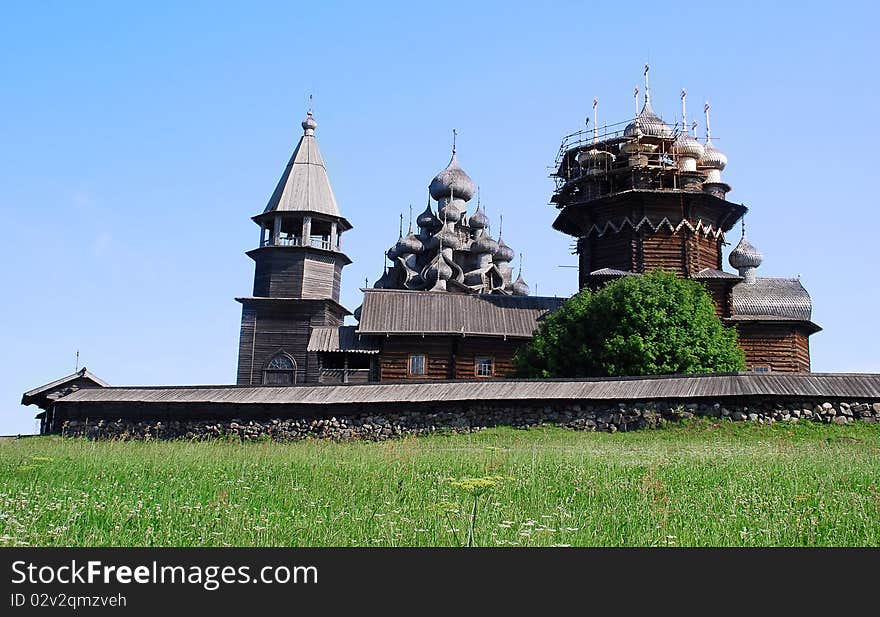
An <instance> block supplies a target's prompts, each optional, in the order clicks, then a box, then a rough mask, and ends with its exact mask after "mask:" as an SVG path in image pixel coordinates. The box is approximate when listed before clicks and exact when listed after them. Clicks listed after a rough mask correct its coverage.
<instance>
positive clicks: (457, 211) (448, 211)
mask: <svg viewBox="0 0 880 617" xmlns="http://www.w3.org/2000/svg"><path fill="white" fill-rule="evenodd" d="M441 203H442V204H443V205H441V206H440V208H439V209H438V210H437V218H439V219H440V220H441V221H444V222H449V223H458V222H459V221H461V219H462V217H464V215H465V214H467V206H465V205H464V201H462V200H461V199H459V198H458V195H456V196H455V199H453V200H451V201H449V200H446V201H443V202H441Z"/></svg>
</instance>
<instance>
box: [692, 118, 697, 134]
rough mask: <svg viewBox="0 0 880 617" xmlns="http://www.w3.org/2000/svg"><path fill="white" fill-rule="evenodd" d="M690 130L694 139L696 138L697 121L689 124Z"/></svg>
mask: <svg viewBox="0 0 880 617" xmlns="http://www.w3.org/2000/svg"><path fill="white" fill-rule="evenodd" d="M691 129H692V130H693V131H694V137H696V136H697V121H696V120H694V121H693V122H691Z"/></svg>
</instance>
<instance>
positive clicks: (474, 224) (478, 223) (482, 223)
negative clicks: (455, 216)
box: [468, 205, 489, 229]
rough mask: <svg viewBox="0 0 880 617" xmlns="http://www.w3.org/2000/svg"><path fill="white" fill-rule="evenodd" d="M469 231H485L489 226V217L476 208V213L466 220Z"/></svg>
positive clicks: (478, 207)
mask: <svg viewBox="0 0 880 617" xmlns="http://www.w3.org/2000/svg"><path fill="white" fill-rule="evenodd" d="M468 225H469V226H470V228H471V229H486V228H487V227H488V226H489V217H488V216H486V214H485V213H484V212H483V211H482V210H481V209H480V206H479V205H478V206H477V211H476V212H474V214H473V216H471V218H470V219H469V220H468Z"/></svg>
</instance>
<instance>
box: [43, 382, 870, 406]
mask: <svg viewBox="0 0 880 617" xmlns="http://www.w3.org/2000/svg"><path fill="white" fill-rule="evenodd" d="M727 396H759V397H764V398H766V397H771V396H775V397H785V398H798V397H828V398H829V400H834V399H844V400H848V399H854V400H858V399H863V398H867V399H873V398H877V397H880V375H878V374H871V373H861V374H860V373H852V374H847V373H834V374H828V373H812V374H798V373H768V374H760V373H726V374H725V373H720V374H707V375H654V376H650V377H612V378H595V379H489V380H479V381H439V382H419V383H377V384H367V385H302V386H201V387H199V386H176V387H174V386H171V387H169V386H162V387H117V388H100V389H96V390H79V391H77V392H74V393H72V394H69V395H67V396H65V397H64V398H62V399H60V400H59V404H83V403H85V404H90V403H96V404H106V403H114V404H118V403H139V404H147V405H156V407H157V408H158V409H161V410H162V411H163V412H165V411H167V410H168V409H169V406H170V405H180V406H181V411H184V410H186V409H187V407H188V406H191V405H194V404H210V405H212V406H213V407H219V406H220V405H224V404H233V405H241V404H253V405H257V406H262V405H364V404H383V403H391V404H400V403H415V404H424V403H426V402H429V401H435V402H444V403H453V402H455V401H508V400H536V401H553V400H579V401H590V400H593V401H597V400H615V401H625V400H648V401H650V400H653V401H656V400H661V399H694V398H713V399H714V398H718V397H727ZM114 409H120V408H119V407H114Z"/></svg>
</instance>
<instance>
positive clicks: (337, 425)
mask: <svg viewBox="0 0 880 617" xmlns="http://www.w3.org/2000/svg"><path fill="white" fill-rule="evenodd" d="M426 405H427V404H426ZM695 416H701V417H710V418H719V419H722V418H725V419H729V420H731V421H734V422H741V421H751V422H758V423H773V422H801V421H812V422H828V423H830V422H834V423H837V424H847V423H849V422H852V421H855V420H863V421H868V422H880V402H856V401H824V400H799V401H768V400H766V399H764V400H745V399H742V398H740V399H736V400H735V401H718V402H711V401H709V402H706V401H700V402H687V401H674V402H673V401H657V402H654V401H646V402H626V403H613V402H602V403H589V402H581V403H577V402H574V401H566V402H564V403H556V404H552V405H550V404H548V405H535V404H534V403H532V402H524V404H523V405H517V406H511V404H510V403H507V404H506V405H505V406H498V405H490V404H470V405H467V404H465V405H456V406H455V407H445V408H444V407H442V406H438V407H436V408H435V409H429V410H426V411H415V410H409V409H406V410H402V409H397V410H383V411H382V412H376V411H373V412H366V411H354V412H351V413H339V414H336V415H333V416H332V417H327V416H322V415H320V414H318V413H314V414H311V415H305V414H298V415H297V416H295V417H286V418H285V417H278V418H261V419H222V420H220V419H195V418H194V419H182V420H177V419H174V420H169V419H154V420H150V419H136V420H123V419H116V420H110V419H107V418H104V419H96V418H86V419H71V420H66V421H65V422H64V424H63V428H62V434H64V435H68V436H79V437H88V438H90V439H136V440H150V439H187V440H205V439H230V438H232V439H240V440H258V439H274V440H278V441H295V440H299V439H306V438H324V439H333V440H343V441H344V440H371V441H381V440H385V439H390V438H393V437H397V436H401V435H423V434H429V433H442V432H453V433H467V432H473V431H478V430H482V429H485V428H488V427H492V426H501V425H507V426H514V427H519V428H527V427H532V426H537V425H539V424H554V425H557V426H561V427H564V428H569V429H573V430H587V431H606V432H612V433H613V432H616V431H630V430H634V429H639V428H651V427H656V426H658V425H660V424H662V423H664V422H668V421H675V420H681V419H686V418H692V417H695Z"/></svg>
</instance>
